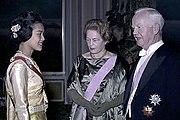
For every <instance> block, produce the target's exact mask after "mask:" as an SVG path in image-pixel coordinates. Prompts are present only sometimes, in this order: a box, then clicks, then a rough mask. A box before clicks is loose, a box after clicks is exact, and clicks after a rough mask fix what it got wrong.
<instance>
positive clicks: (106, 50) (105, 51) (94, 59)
mask: <svg viewBox="0 0 180 120" xmlns="http://www.w3.org/2000/svg"><path fill="white" fill-rule="evenodd" d="M106 53H107V50H106V51H105V52H104V54H103V55H102V56H101V57H100V58H95V57H93V54H92V53H90V56H91V58H92V59H94V60H95V59H102V58H103V57H104V56H105V55H106Z"/></svg>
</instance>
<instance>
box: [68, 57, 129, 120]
mask: <svg viewBox="0 0 180 120" xmlns="http://www.w3.org/2000/svg"><path fill="white" fill-rule="evenodd" d="M107 60H108V58H103V59H90V58H84V57H83V56H82V55H80V56H77V58H76V60H75V62H74V65H73V69H72V71H71V73H70V75H69V78H68V89H67V90H70V89H76V90H77V91H78V93H79V94H81V95H82V96H83V95H84V92H85V91H86V89H87V87H88V84H89V83H90V81H91V79H92V77H93V76H94V75H95V74H96V73H97V72H98V70H99V69H100V68H101V67H102V66H103V65H104V64H105V62H106V61H107ZM122 61H123V59H122V58H121V57H119V56H118V57H117V60H116V63H115V66H114V67H113V69H112V70H111V71H110V72H109V73H108V74H107V75H106V77H105V78H104V80H103V81H102V82H101V84H100V87H99V88H98V89H97V91H96V93H95V94H94V96H93V98H92V100H91V101H90V102H92V103H93V104H95V105H96V104H101V103H104V102H109V101H111V100H113V99H115V98H116V97H117V96H119V95H123V93H124V90H125V84H126V81H127V79H126V71H125V69H124V68H123V64H122ZM81 108H82V106H79V105H77V104H75V103H74V102H73V104H72V109H71V113H70V120H82V111H81ZM122 108H123V106H122V104H121V105H119V106H118V107H114V108H111V109H109V110H108V111H106V112H105V113H103V114H102V115H101V116H99V117H95V116H90V115H88V114H87V119H90V120H110V119H113V120H121V119H122Z"/></svg>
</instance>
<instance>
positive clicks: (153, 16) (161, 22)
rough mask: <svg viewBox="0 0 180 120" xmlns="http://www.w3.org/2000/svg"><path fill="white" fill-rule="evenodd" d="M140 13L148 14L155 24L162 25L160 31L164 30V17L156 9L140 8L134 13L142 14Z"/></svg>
mask: <svg viewBox="0 0 180 120" xmlns="http://www.w3.org/2000/svg"><path fill="white" fill-rule="evenodd" d="M140 12H146V13H147V15H148V16H149V18H150V19H151V20H152V21H154V22H155V23H158V24H159V25H160V29H161V30H162V28H163V26H164V22H165V21H164V18H163V16H162V15H161V14H160V13H159V12H158V11H157V10H156V9H154V8H148V7H147V8H139V9H137V10H136V11H135V12H134V13H135V14H137V13H140Z"/></svg>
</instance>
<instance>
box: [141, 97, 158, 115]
mask: <svg viewBox="0 0 180 120" xmlns="http://www.w3.org/2000/svg"><path fill="white" fill-rule="evenodd" d="M149 100H150V102H151V103H150V104H153V105H154V107H155V106H156V105H160V102H161V98H160V95H158V94H153V95H150V98H149ZM142 112H143V113H144V115H145V116H147V117H150V116H152V114H153V112H154V111H153V107H150V105H147V106H144V107H143V110H142Z"/></svg>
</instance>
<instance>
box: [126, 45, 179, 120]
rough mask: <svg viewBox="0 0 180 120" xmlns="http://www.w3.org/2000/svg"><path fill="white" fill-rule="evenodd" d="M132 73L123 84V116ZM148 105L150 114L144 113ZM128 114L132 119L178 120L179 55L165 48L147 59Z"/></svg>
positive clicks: (161, 48)
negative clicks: (124, 86)
mask: <svg viewBox="0 0 180 120" xmlns="http://www.w3.org/2000/svg"><path fill="white" fill-rule="evenodd" d="M177 52H178V51H177ZM134 71H135V70H134ZM134 71H133V72H132V75H131V77H130V79H129V81H128V83H127V84H126V90H125V96H124V113H125V111H126V107H127V103H128V100H129V96H130V90H131V85H132V81H133V75H134ZM155 96H156V97H155ZM154 97H155V99H152V98H154ZM156 100H158V101H156ZM148 106H149V107H150V108H152V110H150V112H147V111H146V110H145V108H147V107H148ZM131 112H132V117H131V120H180V60H179V56H178V54H174V53H173V52H172V51H171V50H170V49H169V48H168V47H166V46H165V45H162V46H161V47H160V48H159V49H158V50H157V51H156V52H155V53H154V54H153V56H152V57H151V59H150V60H149V62H148V64H147V66H146V68H145V70H144V72H143V74H142V76H141V79H140V82H139V85H138V88H137V91H136V93H135V96H134V99H133V101H132V104H131ZM127 116H128V114H127ZM127 119H129V118H127Z"/></svg>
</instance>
